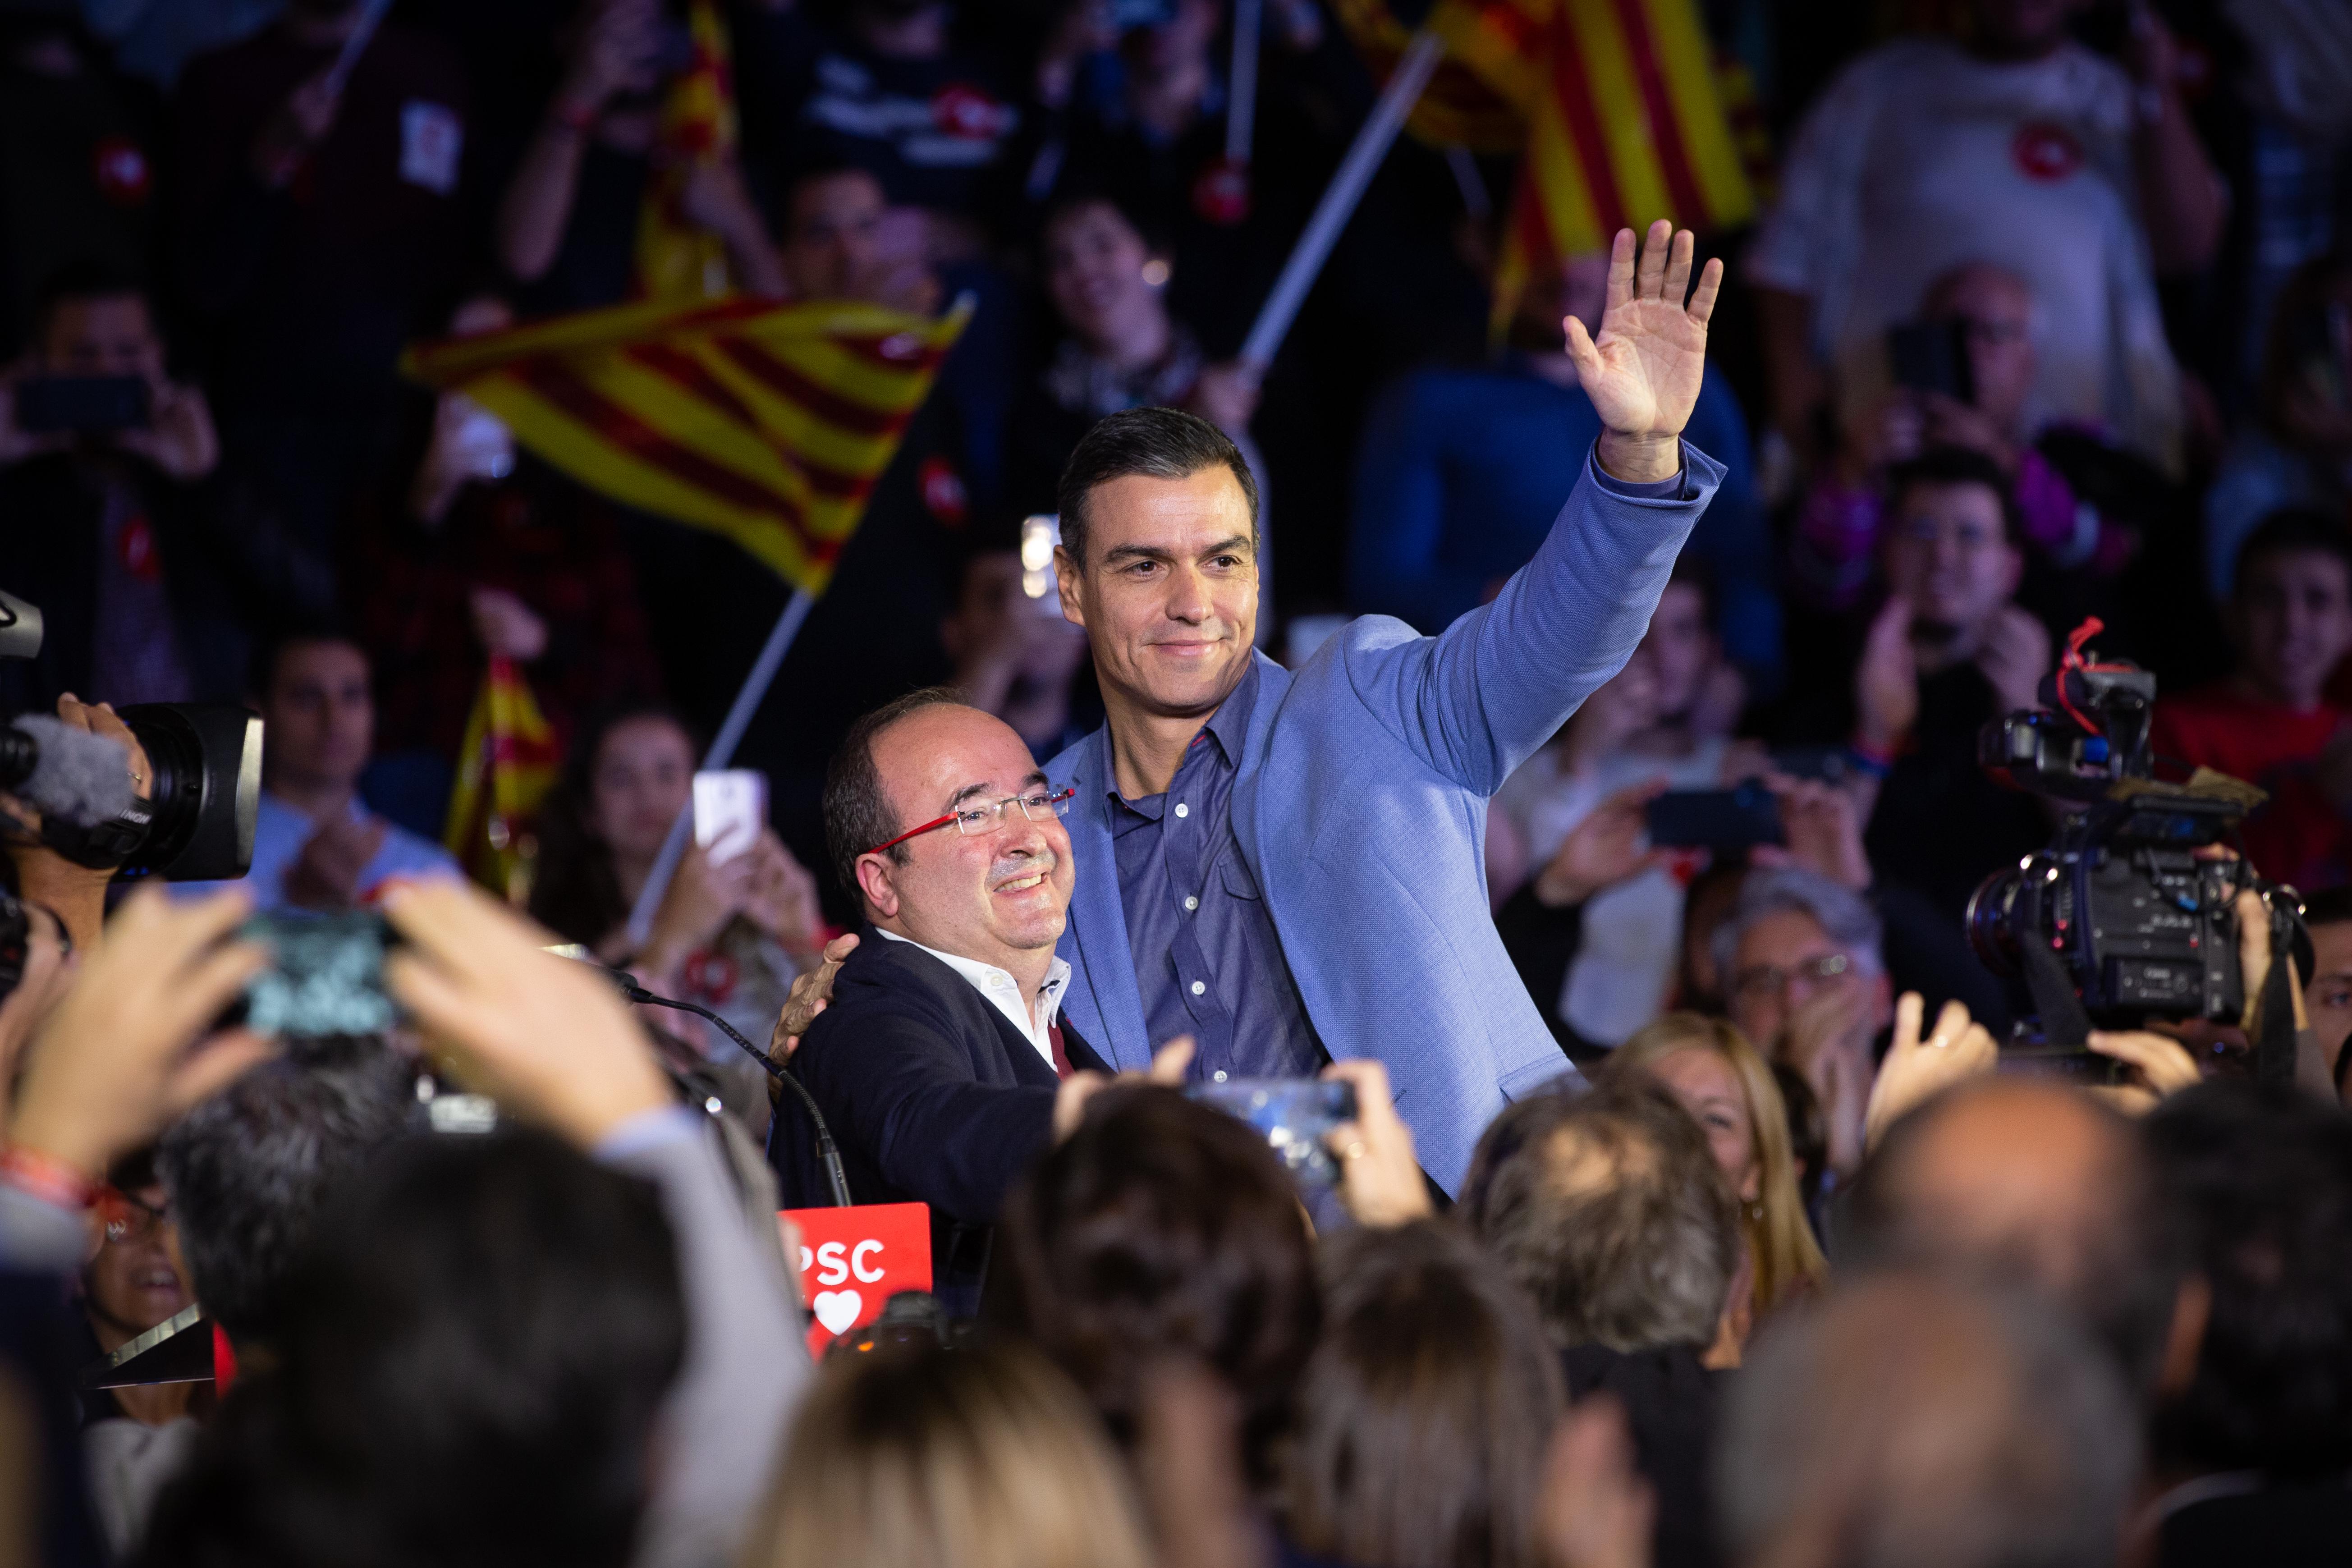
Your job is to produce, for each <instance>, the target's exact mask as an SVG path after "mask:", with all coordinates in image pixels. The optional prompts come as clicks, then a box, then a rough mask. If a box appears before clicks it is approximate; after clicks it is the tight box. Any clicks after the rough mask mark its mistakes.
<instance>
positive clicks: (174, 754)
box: [0, 594, 261, 882]
mask: <svg viewBox="0 0 2352 1568" xmlns="http://www.w3.org/2000/svg"><path fill="white" fill-rule="evenodd" d="M41 636H42V624H41V613H40V611H39V610H38V609H37V608H36V607H35V606H33V605H28V604H26V603H25V602H24V601H23V600H21V599H16V598H12V597H11V596H9V595H6V594H0V658H22V659H29V658H37V657H38V655H39V653H40V648H41ZM19 717H20V716H18V715H14V714H0V794H7V795H14V796H18V797H21V798H23V799H24V800H26V802H27V803H28V804H32V805H37V807H38V808H39V809H40V812H41V842H42V843H43V844H45V845H47V847H50V848H52V849H54V850H56V851H57V852H58V854H60V855H63V856H64V857H66V858H68V859H69V860H72V861H73V862H75V863H76V864H77V865H81V866H87V867H89V868H92V869H112V870H114V871H115V872H116V874H117V875H119V876H123V877H148V876H161V877H165V878H168V879H171V880H173V881H190V882H193V881H213V880H217V879H224V878H230V877H242V876H244V875H245V873H246V871H247V868H250V867H251V866H252V864H253V834H254V823H255V818H256V815H257V812H258V810H259V808H260V805H261V720H260V719H259V718H258V717H257V716H256V715H255V714H253V713H251V712H249V711H247V710H246V709H245V708H244V707H243V706H242V705H240V704H237V703H234V702H144V703H134V704H132V705H131V706H130V707H126V708H123V709H121V710H120V711H119V712H118V714H117V717H119V718H120V719H121V721H122V722H123V724H124V725H125V726H126V727H128V728H129V730H130V731H131V735H132V737H133V738H135V739H136V740H137V741H138V742H139V744H140V746H141V748H142V749H143V750H144V751H145V752H146V753H147V763H148V766H149V769H150V771H151V773H152V777H151V778H150V779H149V781H148V785H149V787H148V793H147V798H146V799H144V800H141V799H138V798H136V797H135V796H131V795H126V793H125V791H124V782H123V780H122V777H121V774H120V773H114V772H112V771H111V770H112V769H114V768H119V767H120V765H121V764H120V763H115V762H112V761H111V760H110V759H102V760H101V763H102V765H99V766H93V765H92V759H91V757H90V756H89V754H88V748H89V746H90V745H91V744H92V742H91V738H90V737H89V736H87V735H83V734H80V733H79V731H62V732H61V727H60V726H58V725H57V724H55V723H54V722H44V721H42V720H41V719H40V717H39V716H25V717H23V720H22V721H21V722H17V720H18V719H19ZM97 743H98V744H99V745H100V746H103V747H104V748H105V749H106V750H107V751H108V752H111V754H112V756H113V757H117V758H119V757H120V755H121V750H120V748H118V747H114V746H112V745H111V744H110V743H108V742H97Z"/></svg>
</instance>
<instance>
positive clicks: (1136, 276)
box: [1045, 202, 1164, 353]
mask: <svg viewBox="0 0 2352 1568" xmlns="http://www.w3.org/2000/svg"><path fill="white" fill-rule="evenodd" d="M1150 263H1151V251H1150V247H1148V246H1146V245H1145V244H1144V242H1143V237H1142V236H1141V235H1139V234H1138V233H1136V231H1135V227H1134V226H1133V225H1132V224H1129V222H1128V221H1127V219H1126V218H1125V217H1123V216H1120V215H1119V210H1118V208H1117V207H1115V206H1113V205H1110V204H1109V203H1108V202H1082V203H1080V204H1078V205H1074V206H1070V207H1066V208H1064V209H1063V210H1062V211H1061V212H1059V213H1057V214H1055V216H1054V218H1053V221H1052V222H1050V223H1048V224H1047V225H1046V226H1045V285H1046V289H1047V291H1048V292H1049V293H1050V294H1052V296H1053V299H1054V309H1055V311H1056V312H1058V313H1059V314H1060V316H1061V318H1062V321H1063V324H1064V325H1065V326H1066V327H1068V328H1069V330H1070V331H1072V332H1073V333H1075V334H1076V336H1077V337H1078V338H1079V339H1080V340H1082V341H1083V342H1085V343H1086V344H1087V346H1088V347H1089V348H1091V349H1093V350H1095V351H1096V352H1097V353H1100V352H1103V351H1105V350H1107V349H1108V348H1109V347H1110V346H1111V345H1114V344H1117V343H1120V342H1125V341H1126V340H1127V339H1128V338H1129V337H1130V336H1133V335H1134V334H1135V332H1136V331H1137V328H1138V326H1139V322H1140V321H1142V320H1143V319H1145V318H1153V319H1156V318H1158V317H1160V315H1162V314H1164V308H1163V307H1162V305H1161V304H1160V291H1159V290H1158V289H1155V288H1153V287H1152V286H1151V283H1150V279H1149V268H1150Z"/></svg>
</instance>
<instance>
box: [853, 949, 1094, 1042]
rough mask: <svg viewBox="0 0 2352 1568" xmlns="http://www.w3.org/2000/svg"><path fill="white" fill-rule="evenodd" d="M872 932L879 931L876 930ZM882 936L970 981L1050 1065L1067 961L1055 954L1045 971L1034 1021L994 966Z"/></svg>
mask: <svg viewBox="0 0 2352 1568" xmlns="http://www.w3.org/2000/svg"><path fill="white" fill-rule="evenodd" d="M875 929H876V930H877V931H881V928H880V927H879V926H877V927H876V928H875ZM882 934H883V935H884V936H886V937H888V938H889V939H890V940H891V941H892V942H905V943H906V944H907V945H908V947H922V948H923V951H924V952H928V953H929V954H930V955H931V956H932V957H933V958H936V959H938V960H939V961H940V963H944V964H946V965H947V966H948V967H949V968H950V969H952V970H954V971H955V972H956V973H958V974H961V975H962V976H963V977H964V978H965V979H966V980H968V981H970V982H971V988H972V989H973V990H974V991H977V992H979V993H980V994H982V996H985V997H987V998H988V999H989V1001H991V1002H992V1003H994V1004H995V1005H996V1010H997V1011H998V1012H1000V1013H1002V1014H1003V1015H1004V1016H1006V1017H1007V1018H1010V1019H1011V1020H1012V1021H1013V1027H1014V1028H1016V1029H1018V1030H1020V1031H1021V1034H1022V1037H1023V1038H1024V1039H1026V1040H1027V1041H1028V1042H1029V1043H1030V1044H1031V1045H1033V1046H1034V1047H1037V1054H1038V1055H1039V1056H1041V1057H1044V1058H1045V1063H1046V1065H1047V1066H1049V1067H1050V1066H1052V1065H1053V1061H1054V1042H1053V1039H1052V1038H1051V1035H1052V1031H1053V1027H1054V1021H1055V1019H1056V1018H1059V1017H1060V1016H1062V993H1063V992H1065V991H1066V990H1068V989H1069V984H1070V965H1069V962H1068V961H1067V960H1066V959H1064V958H1063V957H1061V956H1060V955H1059V954H1055V958H1054V962H1053V964H1052V965H1051V967H1049V968H1048V969H1047V970H1046V971H1045V988H1044V989H1043V990H1041V991H1039V992H1038V993H1037V1013H1036V1016H1034V1018H1033V1017H1032V1016H1030V1013H1029V999H1028V998H1027V997H1025V996H1024V995H1022V994H1021V982H1019V981H1018V980H1015V979H1013V976H1012V975H1010V974H1008V973H1005V972H1004V971H1003V970H1002V969H999V968H997V967H996V965H994V964H992V963H981V962H979V961H978V960H977V959H971V958H961V957H959V956H957V955H956V954H955V953H952V952H940V950H939V949H938V948H936V947H923V944H922V943H921V942H917V941H915V940H914V939H913V938H912V937H904V936H900V935H899V934H898V932H896V931H882Z"/></svg>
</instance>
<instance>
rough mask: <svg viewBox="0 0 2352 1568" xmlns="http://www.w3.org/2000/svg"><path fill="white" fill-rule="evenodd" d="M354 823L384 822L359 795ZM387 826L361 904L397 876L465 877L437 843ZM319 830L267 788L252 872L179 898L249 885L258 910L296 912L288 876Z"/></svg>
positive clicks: (188, 887)
mask: <svg viewBox="0 0 2352 1568" xmlns="http://www.w3.org/2000/svg"><path fill="white" fill-rule="evenodd" d="M382 820H383V819H382V818H380V817H377V816H375V814H374V813H373V812H371V811H369V810H368V808H367V807H366V806H364V805H361V804H360V802H359V799H358V797H357V796H353V797H352V821H353V822H360V823H365V822H370V821H382ZM383 826H384V835H383V847H381V848H379V849H377V850H376V852H375V858H373V859H372V860H370V861H369V862H368V863H367V866H366V867H365V868H363V869H362V871H361V872H360V879H359V886H358V887H357V888H356V889H354V891H355V892H356V894H357V896H358V899H359V901H360V902H361V903H362V904H372V903H373V902H375V900H376V897H377V895H378V894H379V893H381V892H382V891H383V885H384V883H386V882H388V881H391V880H392V879H394V878H395V877H407V878H415V877H454V878H462V877H464V876H465V872H464V871H463V870H462V869H461V868H459V867H458V865H457V860H456V859H455V858H453V857H452V856H451V855H450V853H449V852H448V851H447V850H446V849H444V848H442V847H441V846H439V845H438V844H436V843H434V842H433V841H432V840H431V839H429V838H420V837H417V836H416V835H415V834H414V833H411V832H409V831H408V829H406V828H404V827H402V826H399V825H398V824H396V823H391V822H385V823H384V825H383ZM318 830H319V828H318V824H316V823H314V822H312V821H311V820H310V818H309V817H308V816H304V815H303V814H302V813H300V812H299V811H297V810H296V809H294V807H292V806H290V805H287V804H286V803H285V802H284V801H282V800H280V799H278V797H277V796H276V795H271V794H270V793H269V792H268V790H264V791H262V792H261V806H260V809H259V810H258V811H257V812H256V813H255V816H254V825H253V865H252V868H250V869H248V870H247V872H246V874H245V875H244V876H243V877H241V878H238V879H236V880H234V881H226V882H180V883H176V884H174V885H173V889H172V890H173V894H174V895H175V896H179V897H187V898H193V897H194V896H196V895H198V894H202V893H209V892H213V891H215V890H216V889H221V888H228V887H236V886H243V887H245V888H247V889H250V890H251V891H252V894H253V907H254V908H255V909H257V910H283V909H288V908H290V907H291V906H289V904H288V903H287V901H286V873H287V872H289V871H290V870H292V869H293V868H294V862H295V861H297V860H299V859H300V858H302V846H304V845H305V844H308V843H310V836H311V835H312V834H313V833H316V832H317V831H318Z"/></svg>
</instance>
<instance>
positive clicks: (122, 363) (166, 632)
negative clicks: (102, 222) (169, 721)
mask: <svg viewBox="0 0 2352 1568" xmlns="http://www.w3.org/2000/svg"><path fill="white" fill-rule="evenodd" d="M163 359H164V356H163V339H162V337H161V336H160V335H159V334H158V333H157V331H156V328H155V321H154V314H153V310H152V307H151V306H150V304H149V301H148V299H147V297H146V295H145V294H143V293H142V292H141V291H140V290H139V289H137V288H135V287H133V286H131V285H130V284H128V283H126V282H123V281H121V279H117V278H115V277H114V276H112V275H110V274H109V273H107V272H105V271H103V270H101V269H100V268H96V267H95V266H77V267H74V268H68V269H67V270H65V271H62V272H60V273H58V275H57V276H56V277H55V278H53V279H50V281H49V284H48V287H47V289H46V291H45V292H44V294H43V297H42V300H41V304H40V309H39V310H38V313H37V316H36V319H35V323H34V333H33V346H32V352H31V353H30V354H29V355H28V356H27V358H26V361H25V362H24V363H22V364H21V365H19V366H16V367H14V368H12V369H11V370H9V371H8V372H6V373H5V374H0V518H5V520H6V524H5V526H6V528H7V531H8V546H7V551H6V565H5V570H6V575H7V581H6V583H5V586H6V588H7V589H8V591H9V592H10V593H12V594H16V595H20V596H22V597H24V598H26V599H30V600H31V601H33V602H34V603H35V604H37V605H40V606H41V608H42V611H43V613H44V616H45V618H46V622H47V637H46V639H45V640H44V642H43V644H42V647H41V652H40V656H39V657H38V658H36V659H34V660H32V661H30V662H29V663H18V662H17V661H16V660H7V661H0V710H5V709H6V708H46V707H47V706H48V705H49V704H50V703H52V702H54V701H55V700H57V698H58V695H59V694H60V693H61V692H68V691H89V692H96V693H100V694H103V695H104V696H105V697H107V698H108V699H109V700H112V701H115V702H173V701H184V700H189V699H191V698H226V697H234V696H236V694H237V692H238V691H239V690H240V689H241V686H240V682H241V680H242V679H243V662H244V660H243V652H244V647H245V636H244V632H243V629H242V628H241V626H240V625H239V620H238V616H237V615H236V601H235V599H234V597H233V594H234V592H235V590H236V586H237V583H238V579H239V578H241V577H249V576H250V575H251V574H252V573H253V569H254V567H255V566H256V565H257V562H256V561H255V560H253V559H251V558H250V555H251V552H250V550H249V549H238V550H231V549H229V548H226V545H227V542H228V541H227V535H228V533H229V531H230V530H231V529H232V528H234V529H236V530H237V531H239V532H241V533H244V534H245V535H246V537H247V541H252V540H253V539H254V537H255V525H254V522H253V521H252V520H251V519H249V518H247V517H244V516H242V515H241V514H240V513H239V511H238V510H236V507H237V498H236V497H234V496H233V495H232V493H231V490H230V488H229V487H228V486H227V485H226V483H225V482H224V480H223V479H222V477H221V476H220V475H218V474H217V473H216V472H215V470H216V468H218V466H219V463H220V444H219V442H218V441H217V440H216V439H215V437H214V433H213V421H212V415H211V413H210V411H209V410H208V409H207V407H206V405H205V395H204V394H203V392H201V391H200V390H198V389H197V388H195V387H194V386H185V385H182V384H179V383H177V382H174V381H173V380H172V379H171V378H170V377H169V376H168V375H167V374H165V372H164V363H163ZM100 377H111V378H119V379H121V380H123V381H137V382H140V383H142V384H144V386H145V395H144V396H145V403H146V410H147V411H146V414H145V416H144V417H143V418H130V417H129V416H130V414H131V410H129V409H127V408H125V409H121V410H100V409H85V408H80V407H78V406H76V407H60V408H56V409H50V410H47V412H45V413H42V409H43V405H42V403H41V402H40V401H39V400H42V399H48V398H51V397H52V395H69V394H72V393H76V392H79V393H85V394H86V393H89V392H91V391H94V390H96V389H99V388H100V387H101V386H102V385H103V384H102V383H100V382H99V381H98V380H96V379H95V378H100ZM20 403H21V404H22V405H24V406H23V407H22V408H20V406H19V405H20ZM36 413H42V416H41V417H40V418H39V419H38V420H37V421H35V420H34V418H33V416H34V415H35V414H36ZM126 418H128V419H129V422H127V423H125V422H122V421H123V420H124V419H126ZM28 424H32V425H33V426H34V427H32V428H29V429H28V428H27V427H26V426H27V425H28ZM289 586H290V584H289Z"/></svg>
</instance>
